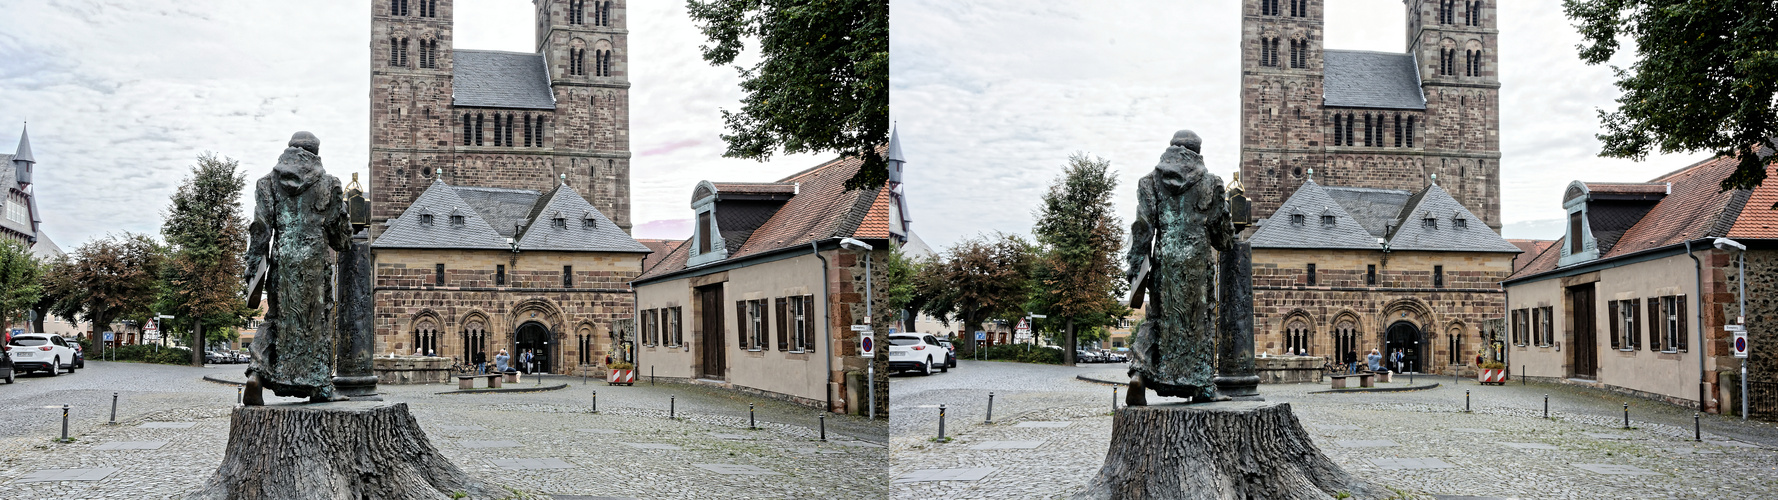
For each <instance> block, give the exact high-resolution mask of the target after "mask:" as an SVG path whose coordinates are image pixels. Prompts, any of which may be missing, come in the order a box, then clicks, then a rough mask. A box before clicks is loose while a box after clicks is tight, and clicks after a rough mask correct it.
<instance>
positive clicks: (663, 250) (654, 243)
mask: <svg viewBox="0 0 1778 500" xmlns="http://www.w3.org/2000/svg"><path fill="white" fill-rule="evenodd" d="M636 242H637V243H641V244H642V246H645V247H648V249H649V250H652V251H654V253H651V254H648V256H646V257H643V258H642V269H643V270H647V269H648V268H649V267H651V266H653V265H655V264H656V263H658V262H660V261H661V260H662V259H665V258H667V254H668V253H672V252H673V249H674V248H678V247H679V244H680V243H684V242H685V240H659V239H641V238H638V239H636Z"/></svg>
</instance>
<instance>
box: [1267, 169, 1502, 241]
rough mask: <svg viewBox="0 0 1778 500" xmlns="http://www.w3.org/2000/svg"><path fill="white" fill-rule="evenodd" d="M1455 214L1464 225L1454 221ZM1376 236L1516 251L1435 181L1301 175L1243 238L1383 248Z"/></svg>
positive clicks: (1386, 238)
mask: <svg viewBox="0 0 1778 500" xmlns="http://www.w3.org/2000/svg"><path fill="white" fill-rule="evenodd" d="M1297 213H1300V214H1303V223H1302V224H1293V223H1292V221H1291V219H1292V218H1291V215H1293V214H1297ZM1428 213H1430V214H1432V215H1433V216H1434V218H1435V219H1436V220H1437V221H1438V224H1437V225H1436V226H1435V227H1429V226H1426V225H1424V223H1423V222H1422V219H1423V218H1424V216H1425V215H1426V214H1428ZM1323 215H1333V216H1334V221H1333V222H1334V223H1333V224H1332V225H1328V224H1324V223H1323V222H1322V220H1323V219H1322V216H1323ZM1459 218H1461V219H1463V220H1465V221H1466V227H1461V228H1460V227H1456V224H1455V223H1454V220H1455V219H1459ZM1385 228H1393V231H1392V232H1386V231H1385ZM1378 238H1384V239H1385V240H1386V241H1388V242H1389V249H1390V250H1391V251H1409V250H1416V251H1435V252H1499V253H1519V252H1521V250H1520V249H1519V248H1518V247H1516V246H1513V244H1511V243H1507V242H1506V240H1505V239H1503V238H1501V237H1500V235H1499V234H1496V233H1495V232H1494V231H1493V230H1492V229H1489V228H1488V226H1487V225H1486V224H1483V223H1482V222H1481V219H1479V218H1477V217H1476V216H1475V214H1473V213H1470V211H1469V209H1466V208H1464V207H1463V205H1462V204H1459V203H1457V200H1456V199H1454V198H1452V197H1451V195H1450V193H1447V192H1445V190H1444V189H1443V188H1440V187H1438V186H1437V185H1433V186H1427V188H1426V189H1424V190H1421V191H1420V192H1419V193H1415V194H1412V195H1409V194H1408V192H1406V191H1395V190H1387V189H1369V188H1347V187H1322V186H1321V185H1319V184H1316V183H1315V181H1312V180H1311V181H1305V182H1303V185H1302V187H1299V188H1297V190H1296V192H1295V193H1293V194H1291V195H1290V199H1287V200H1285V201H1284V204H1283V205H1280V206H1279V207H1278V210H1277V211H1276V212H1273V216H1272V217H1271V218H1269V219H1266V220H1265V221H1263V222H1262V223H1261V224H1260V226H1259V229H1258V230H1257V231H1254V233H1253V236H1252V238H1250V239H1249V240H1248V241H1249V242H1250V243H1252V244H1253V247H1254V248H1304V249H1308V248H1316V249H1321V248H1325V249H1357V250H1382V249H1383V245H1381V244H1379V243H1377V239H1378Z"/></svg>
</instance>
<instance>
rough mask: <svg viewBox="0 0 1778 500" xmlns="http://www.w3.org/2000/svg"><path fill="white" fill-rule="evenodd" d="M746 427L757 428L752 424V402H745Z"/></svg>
mask: <svg viewBox="0 0 1778 500" xmlns="http://www.w3.org/2000/svg"><path fill="white" fill-rule="evenodd" d="M747 428H748V429H754V428H757V426H756V425H754V420H753V403H747Z"/></svg>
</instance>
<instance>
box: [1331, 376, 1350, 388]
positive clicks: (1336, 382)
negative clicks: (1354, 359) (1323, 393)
mask: <svg viewBox="0 0 1778 500" xmlns="http://www.w3.org/2000/svg"><path fill="white" fill-rule="evenodd" d="M1353 376H1356V375H1328V376H1327V378H1330V379H1333V388H1335V389H1345V388H1346V377H1353Z"/></svg>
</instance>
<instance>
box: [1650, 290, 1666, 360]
mask: <svg viewBox="0 0 1778 500" xmlns="http://www.w3.org/2000/svg"><path fill="white" fill-rule="evenodd" d="M1647 302H1648V350H1650V351H1660V350H1661V346H1662V345H1663V344H1662V340H1664V339H1662V338H1661V337H1664V336H1666V335H1667V332H1666V329H1665V328H1661V325H1663V324H1665V323H1666V322H1664V321H1661V319H1662V318H1661V299H1660V298H1658V297H1649V298H1648V300H1647Z"/></svg>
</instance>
